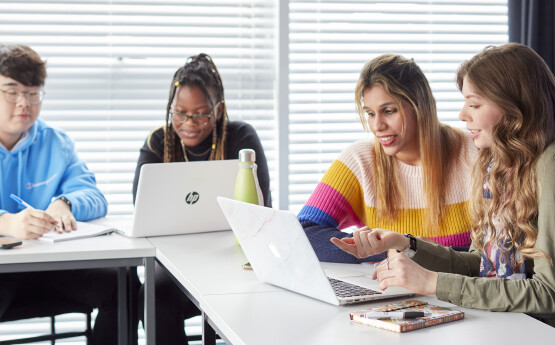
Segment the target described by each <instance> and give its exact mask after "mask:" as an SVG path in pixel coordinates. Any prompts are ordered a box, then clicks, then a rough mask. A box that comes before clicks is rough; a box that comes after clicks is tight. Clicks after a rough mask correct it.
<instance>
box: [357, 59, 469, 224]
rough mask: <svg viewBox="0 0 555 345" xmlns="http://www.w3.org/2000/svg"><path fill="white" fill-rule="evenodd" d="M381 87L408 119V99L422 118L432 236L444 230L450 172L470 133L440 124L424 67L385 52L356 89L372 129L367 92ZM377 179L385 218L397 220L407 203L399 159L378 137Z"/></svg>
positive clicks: (367, 68) (426, 221) (365, 70)
mask: <svg viewBox="0 0 555 345" xmlns="http://www.w3.org/2000/svg"><path fill="white" fill-rule="evenodd" d="M376 85H380V86H382V87H383V89H384V90H385V92H386V93H387V94H388V95H390V96H391V98H393V100H394V102H395V104H396V106H397V108H398V109H399V112H400V114H401V116H402V118H403V120H404V126H403V132H404V131H405V130H406V117H405V114H404V112H403V106H402V102H403V101H405V102H407V103H408V104H409V105H410V107H411V108H412V110H413V111H414V114H415V116H416V123H417V132H418V142H419V147H420V161H421V164H422V169H423V173H424V174H423V176H424V181H423V186H422V187H423V190H424V195H425V200H426V210H425V212H426V213H425V218H424V230H425V232H428V233H429V234H430V235H433V234H436V233H437V232H438V231H439V228H440V225H441V222H442V220H443V217H444V215H445V194H446V193H445V191H446V190H447V186H448V183H449V177H450V176H451V174H450V173H449V172H450V171H451V169H453V168H454V166H455V165H456V164H457V162H458V159H459V155H458V154H454V153H455V152H456V153H458V152H460V150H461V149H462V148H463V143H464V141H465V134H464V133H463V132H462V131H460V130H458V129H454V128H452V127H449V126H447V125H444V124H442V123H440V122H439V119H438V117H437V110H436V102H435V99H434V97H433V95H432V90H431V89H430V85H429V84H428V80H427V79H426V76H425V75H424V73H423V72H422V70H421V69H420V68H419V67H418V65H417V64H416V63H415V62H414V61H413V60H409V59H406V58H404V57H403V56H401V55H394V54H384V55H381V56H378V57H376V58H374V59H373V60H371V61H369V62H368V63H366V65H365V66H364V67H363V69H362V71H361V73H360V78H359V80H358V83H357V85H356V88H355V104H356V109H357V112H358V114H359V116H360V121H361V123H362V125H363V126H364V129H365V130H366V131H369V128H368V123H367V121H366V116H365V112H364V110H363V107H364V101H363V94H364V92H365V91H366V90H368V89H370V88H372V87H374V86H376ZM375 140H376V141H375V144H374V156H373V158H372V159H373V174H372V178H373V182H374V185H375V186H376V208H377V213H378V216H379V217H382V218H385V219H386V220H388V221H394V220H395V219H396V218H397V217H398V214H399V209H400V208H401V206H402V204H403V199H404V197H403V194H402V190H401V188H400V183H399V178H398V175H397V171H396V164H395V159H396V158H395V157H393V156H388V155H387V154H386V153H385V152H384V150H383V148H382V146H381V145H380V144H379V142H378V141H377V139H375Z"/></svg>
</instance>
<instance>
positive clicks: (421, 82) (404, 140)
mask: <svg viewBox="0 0 555 345" xmlns="http://www.w3.org/2000/svg"><path fill="white" fill-rule="evenodd" d="M355 103H356V108H357V112H358V114H359V116H360V120H361V122H362V124H363V126H364V129H365V130H366V131H368V130H370V131H371V132H372V133H373V134H374V136H373V139H372V140H367V141H360V142H356V143H354V144H352V145H350V146H349V147H347V148H346V149H345V150H344V151H343V152H342V153H341V155H340V156H339V158H337V159H336V160H335V161H334V162H333V163H332V165H331V167H330V168H329V169H328V171H327V172H326V174H325V175H324V177H323V178H322V180H321V181H320V183H319V184H318V185H317V187H316V189H315V190H314V192H313V193H312V195H311V196H310V198H309V200H308V201H307V203H306V204H305V206H304V207H303V208H302V209H301V211H300V213H299V214H298V218H299V220H300V221H301V224H302V225H303V227H304V229H305V232H306V234H307V236H308V238H309V239H310V241H311V243H312V246H313V247H314V249H315V251H316V254H317V255H318V257H319V259H320V260H321V261H332V262H351V263H352V262H361V261H378V260H382V259H383V258H385V255H386V254H385V253H382V254H379V255H374V256H371V257H368V258H365V259H357V258H356V257H354V256H352V255H349V254H347V253H345V252H343V251H342V250H340V249H339V248H337V247H336V246H335V245H333V244H332V243H331V242H330V238H332V237H338V238H343V237H349V236H352V235H350V234H348V233H346V232H343V231H341V230H342V229H345V228H348V227H356V228H363V227H369V228H385V229H390V230H393V231H396V232H399V233H411V234H413V235H417V236H420V237H423V238H427V239H428V240H430V241H435V242H437V243H440V244H442V245H445V246H451V247H459V248H464V249H466V248H468V246H469V245H470V214H469V211H468V200H469V198H470V194H469V188H468V186H469V184H470V174H471V166H472V164H473V161H474V159H475V156H476V149H475V147H474V145H473V144H472V142H471V141H470V140H469V139H467V138H466V137H465V135H464V133H463V132H462V131H461V130H458V129H455V128H451V127H449V126H447V125H444V124H442V123H440V122H439V120H438V118H437V111H436V104H435V100H434V98H433V95H432V91H431V89H430V86H429V84H428V81H427V79H426V77H425V76H424V73H422V71H421V69H420V68H419V67H418V65H417V64H416V63H415V62H414V61H413V60H409V59H406V58H404V57H402V56H400V55H393V54H385V55H381V56H379V57H377V58H375V59H373V60H371V61H370V62H368V63H367V64H366V65H365V66H364V68H363V69H362V72H361V74H360V78H359V80H358V83H357V86H356V89H355ZM354 240H355V242H356V241H357V238H356V237H355V238H354Z"/></svg>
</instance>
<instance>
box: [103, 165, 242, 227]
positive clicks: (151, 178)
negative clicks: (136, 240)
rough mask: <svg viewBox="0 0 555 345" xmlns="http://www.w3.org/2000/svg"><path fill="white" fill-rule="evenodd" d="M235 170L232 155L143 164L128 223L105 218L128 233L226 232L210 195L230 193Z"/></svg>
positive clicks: (216, 205) (219, 211) (237, 166)
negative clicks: (199, 159)
mask: <svg viewBox="0 0 555 345" xmlns="http://www.w3.org/2000/svg"><path fill="white" fill-rule="evenodd" d="M238 170H239V161H238V160H236V159H233V160H217V161H201V162H182V163H155V164H145V165H143V166H142V167H141V175H140V177H139V184H138V188H137V196H136V200H135V212H134V214H133V219H132V221H130V219H129V218H127V220H125V219H123V218H121V217H120V218H119V219H110V220H109V222H110V224H111V225H112V226H113V227H114V228H116V229H117V231H118V232H120V233H122V234H124V235H126V236H130V237H145V236H161V235H177V234H188V233H196V232H207V231H218V230H229V224H228V223H227V220H226V219H225V216H224V215H223V213H222V211H221V210H220V208H219V207H218V203H217V201H216V197H217V196H218V195H223V196H227V197H231V198H232V197H233V193H234V189H235V179H236V178H237V172H238Z"/></svg>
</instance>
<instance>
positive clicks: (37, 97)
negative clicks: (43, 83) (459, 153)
mask: <svg viewBox="0 0 555 345" xmlns="http://www.w3.org/2000/svg"><path fill="white" fill-rule="evenodd" d="M0 91H1V92H2V93H3V94H4V97H5V98H6V101H7V102H8V103H12V104H16V103H17V102H19V101H20V100H21V97H23V95H25V97H27V101H28V102H29V103H31V104H39V103H40V102H42V99H43V97H44V94H45V92H44V91H43V90H34V91H19V90H18V89H7V90H0Z"/></svg>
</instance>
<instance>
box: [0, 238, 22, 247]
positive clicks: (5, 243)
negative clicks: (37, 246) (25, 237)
mask: <svg viewBox="0 0 555 345" xmlns="http://www.w3.org/2000/svg"><path fill="white" fill-rule="evenodd" d="M22 243H23V242H21V241H20V240H17V239H15V238H5V237H0V248H1V249H10V248H13V247H16V246H20V245H21V244H22Z"/></svg>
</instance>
